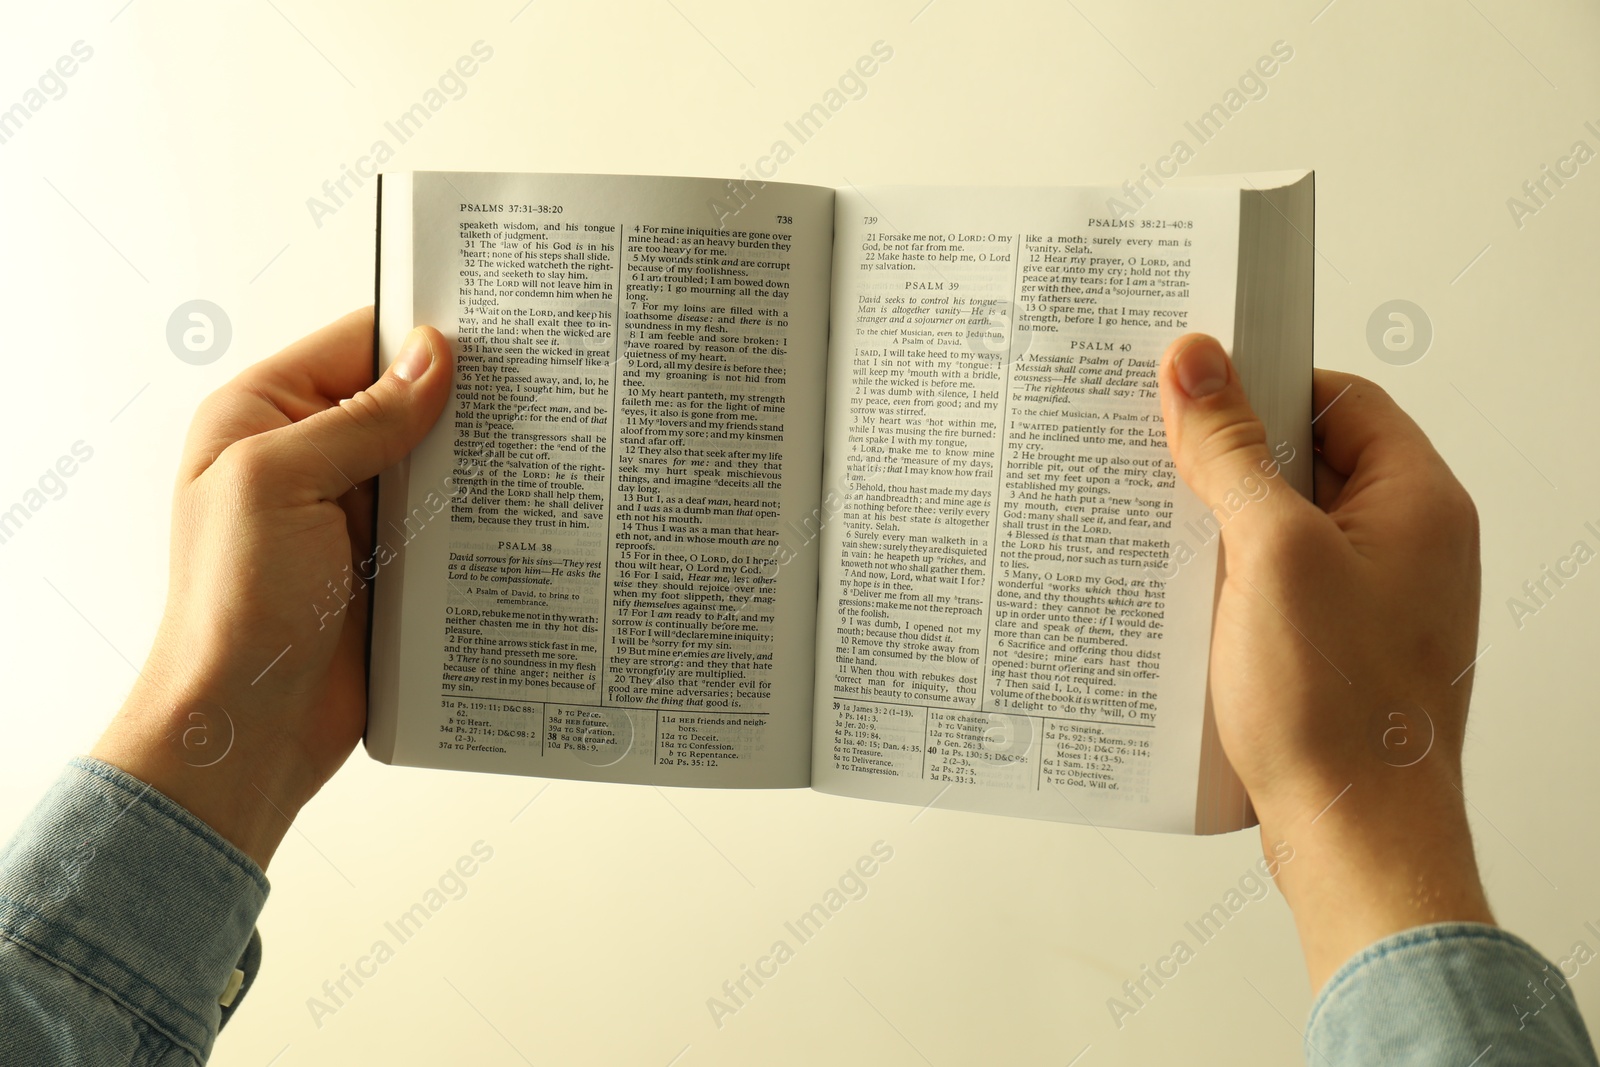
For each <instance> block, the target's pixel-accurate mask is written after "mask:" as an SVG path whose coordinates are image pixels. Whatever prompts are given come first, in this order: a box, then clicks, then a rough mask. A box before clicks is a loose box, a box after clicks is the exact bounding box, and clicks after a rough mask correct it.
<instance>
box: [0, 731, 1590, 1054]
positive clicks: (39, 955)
mask: <svg viewBox="0 0 1600 1067" xmlns="http://www.w3.org/2000/svg"><path fill="white" fill-rule="evenodd" d="M266 900H267V880H266V878H265V877H264V876H263V875H262V873H261V869H260V868H258V867H257V866H256V865H255V864H254V863H253V862H252V861H251V860H250V859H249V858H248V857H246V856H245V855H244V854H243V853H242V852H240V851H239V850H238V849H237V848H235V847H234V846H233V845H231V844H229V843H228V842H227V841H225V840H223V839H222V838H221V837H220V836H218V834H217V833H216V832H215V831H214V830H212V829H211V828H210V827H209V826H207V825H206V824H205V823H203V822H201V821H200V820H199V819H197V818H195V817H194V816H193V815H191V814H189V812H188V811H186V810H184V809H183V808H182V807H180V806H179V805H177V804H175V803H173V802H172V801H171V800H169V799H167V798H166V797H164V796H162V795H161V794H160V793H158V792H157V791H156V790H154V789H152V788H150V787H149V786H148V785H146V784H145V783H143V782H141V781H139V780H138V779H137V778H134V777H132V776H130V775H128V774H125V773H123V772H122V771H120V770H118V769H117V768H115V767H112V766H110V765H109V764H106V763H102V762H100V761H99V760H94V759H87V758H80V759H75V760H73V761H72V762H71V763H69V764H68V765H67V768H66V770H65V771H64V772H63V774H62V776H61V778H60V779H59V780H58V781H57V782H56V784H55V785H54V786H52V787H51V789H50V791H49V792H48V793H46V795H45V797H44V799H43V800H42V801H41V802H40V804H39V806H38V807H37V808H36V809H35V810H34V811H33V813H32V814H31V815H29V816H28V818H27V819H26V820H25V821H24V822H23V824H22V826H21V828H20V829H19V830H18V831H17V834H16V836H15V837H14V838H13V839H12V840H11V842H10V843H9V844H8V845H7V846H6V847H5V849H4V851H3V852H0V1065H5V1067H10V1065H11V1064H28V1065H30V1067H44V1065H48V1064H80V1063H118V1064H128V1065H129V1067H135V1065H137V1067H166V1065H177V1064H183V1065H192V1064H195V1063H201V1062H204V1061H205V1059H206V1057H207V1056H208V1055H210V1053H211V1047H212V1045H213V1044H215V1042H216V1039H217V1032H218V1031H219V1030H221V1029H222V1027H223V1026H224V1025H225V1024H226V1023H227V1021H228V1018H229V1017H230V1016H231V1015H232V1013H233V1012H234V1010H236V1009H237V1008H238V1006H239V1002H240V1000H241V999H242V998H243V996H244V994H245V993H246V992H247V991H248V990H249V988H250V983H251V982H252V981H253V980H254V978H255V974H256V970H257V968H258V967H259V966H260V962H261V940H260V937H259V936H258V935H257V934H256V932H255V922H256V918H257V916H258V915H260V913H261V909H262V907H263V906H264V905H265V904H266ZM1567 986H1568V983H1567V981H1566V980H1565V977H1564V976H1563V974H1562V972H1561V970H1560V968H1559V967H1558V966H1556V965H1554V964H1552V963H1550V962H1549V961H1548V960H1546V959H1545V958H1544V957H1542V956H1540V955H1539V953H1538V952H1536V951H1535V950H1534V949H1533V948H1532V947H1530V946H1529V945H1528V944H1527V943H1526V942H1524V941H1522V940H1521V939H1520V938H1517V937H1514V936H1513V935H1511V934H1508V933H1505V932H1504V931H1502V930H1499V929H1497V928H1495V927H1491V926H1482V925H1479V924H1476V923H1441V924H1438V925H1434V926H1424V927H1418V928H1416V929H1413V930H1407V931H1405V932H1403V933H1400V934H1396V935H1394V936H1393V937H1388V938H1385V939H1384V940H1382V941H1379V942H1378V943H1377V944H1375V945H1372V946H1371V947H1370V948H1368V949H1366V950H1365V951H1363V952H1362V953H1360V954H1359V955H1357V956H1356V957H1355V958H1354V959H1352V960H1350V961H1349V962H1348V963H1346V964H1345V965H1344V966H1343V967H1342V968H1340V970H1339V971H1338V973H1337V974H1335V975H1334V976H1333V978H1332V979H1330V980H1329V982H1328V984H1327V985H1326V986H1325V987H1324V988H1323V990H1322V993H1321V995H1320V996H1318V997H1317V1000H1316V1003H1315V1004H1314V1005H1313V1006H1312V1009H1311V1020H1310V1023H1309V1024H1308V1025H1307V1027H1306V1031H1305V1046H1306V1047H1305V1054H1306V1060H1307V1062H1308V1063H1309V1064H1313V1065H1317V1064H1321V1065H1325V1067H1343V1065H1345V1064H1352V1065H1354V1064H1363V1065H1365V1064H1379V1063H1381V1064H1386V1065H1395V1064H1399V1065H1412V1064H1450V1065H1452V1067H1469V1065H1470V1067H1479V1065H1481V1067H1506V1065H1518V1064H1540V1065H1544V1067H1562V1065H1566V1064H1589V1065H1594V1064H1595V1054H1594V1049H1593V1047H1592V1046H1591V1045H1590V1043H1589V1035H1588V1033H1587V1031H1586V1030H1585V1029H1584V1026H1583V1020H1582V1018H1581V1017H1580V1016H1579V1015H1578V1009H1577V1005H1576V1003H1575V1002H1574V1000H1573V998H1572V992H1571V990H1570V989H1568V987H1567Z"/></svg>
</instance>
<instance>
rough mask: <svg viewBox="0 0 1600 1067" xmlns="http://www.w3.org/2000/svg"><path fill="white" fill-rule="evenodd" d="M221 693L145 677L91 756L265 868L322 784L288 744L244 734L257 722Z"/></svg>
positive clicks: (194, 685)
mask: <svg viewBox="0 0 1600 1067" xmlns="http://www.w3.org/2000/svg"><path fill="white" fill-rule="evenodd" d="M147 671H148V668H147ZM213 692H215V691H214V690H212V689H210V688H209V687H207V686H205V685H204V684H198V683H196V684H185V685H173V686H165V685H158V684H157V683H155V682H154V681H151V680H148V678H147V677H141V679H140V681H139V682H138V683H136V684H135V686H134V690H133V692H132V693H130V694H129V696H128V699H127V700H126V701H125V702H124V704H123V706H122V708H121V710H119V711H118V713H117V715H116V716H115V718H114V719H113V720H112V722H111V724H110V725H109V726H108V727H107V729H106V731H105V733H104V734H103V735H102V736H101V738H100V740H99V741H98V742H97V743H96V745H95V746H94V748H93V749H92V750H91V751H90V753H89V754H90V755H91V756H93V757H94V758H95V759H99V760H102V761H104V762H106V763H109V764H112V765H113V766H116V767H118V768H120V769H121V770H123V771H126V772H127V773H128V774H131V775H133V776H134V777H135V778H138V779H140V780H141V781H144V782H148V783H149V784H150V785H151V787H152V788H154V789H156V790H158V791H160V792H161V793H162V794H163V795H165V796H166V797H168V798H169V799H171V800H172V801H174V802H175V803H178V804H180V805H182V806H183V807H184V808H186V809H187V810H188V811H189V812H190V813H191V814H193V815H194V816H195V817H196V818H199V819H200V820H201V821H203V822H205V823H206V824H207V825H209V826H210V827H211V828H212V829H214V830H216V831H217V833H218V834H220V835H221V836H222V837H224V838H226V839H227V840H228V841H230V842H231V843H233V844H234V845H236V846H237V847H238V848H239V850H240V851H242V852H243V853H244V854H245V855H247V856H249V857H250V858H251V859H252V860H254V861H255V862H256V864H257V865H258V866H260V867H261V868H262V869H263V870H264V869H265V868H266V866H267V864H268V862H270V860H271V858H272V855H273V853H274V852H275V851H276V850H277V847H278V845H279V844H280V843H281V842H282V840H283V836H284V834H286V833H287V832H288V829H289V824H290V822H291V821H292V820H293V818H294V817H295V815H296V814H297V813H298V812H299V810H300V808H301V807H302V806H303V805H304V804H305V803H306V801H307V800H309V799H310V797H311V796H312V795H313V794H314V793H315V782H313V781H312V780H311V779H310V776H309V775H308V773H307V772H306V769H305V761H304V760H303V759H301V758H297V757H296V756H295V754H294V753H293V752H292V751H288V750H286V748H285V746H284V745H283V744H282V743H281V742H279V741H276V740H275V739H272V738H262V737H257V736H247V735H246V734H245V733H244V731H243V729H242V726H243V724H245V723H248V722H250V721H252V719H253V717H252V716H251V715H250V714H249V710H248V709H247V708H245V707H243V706H241V705H242V702H241V701H238V700H234V701H230V702H229V703H231V705H232V706H231V707H230V706H228V705H227V704H225V703H224V702H221V701H219V700H218V699H216V697H215V696H213V695H212V694H213Z"/></svg>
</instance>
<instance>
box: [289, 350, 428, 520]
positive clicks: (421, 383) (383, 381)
mask: <svg viewBox="0 0 1600 1067" xmlns="http://www.w3.org/2000/svg"><path fill="white" fill-rule="evenodd" d="M453 369H454V365H453V359H452V357H451V353H450V342H448V341H446V340H445V339H444V336H443V335H442V334H441V333H439V331H438V330H435V329H434V328H433V327H431V326H418V327H417V328H416V329H414V330H412V331H411V332H410V333H408V334H406V337H405V340H404V341H402V342H401V344H400V351H399V352H398V353H397V354H396V355H395V359H394V362H393V363H392V364H391V365H390V367H389V369H388V370H387V371H385V372H384V374H383V376H382V377H380V378H379V379H378V380H377V381H376V382H374V383H373V384H372V385H370V386H368V387H367V388H365V389H362V390H361V391H360V392H358V393H356V394H355V395H354V396H352V397H348V398H345V399H342V400H340V401H339V402H338V403H337V404H335V405H333V406H332V407H329V408H325V409H324V410H322V411H319V412H317V413H316V414H314V415H311V416H309V417H307V418H304V419H301V420H300V421H299V422H297V423H294V424H293V425H291V426H284V427H280V428H279V429H276V430H273V431H271V432H272V434H274V435H277V436H279V437H280V440H279V441H277V442H274V443H275V444H276V445H278V447H279V448H280V449H281V452H280V455H279V456H278V459H279V464H278V466H279V469H280V470H281V471H283V472H285V473H288V474H290V475H291V476H293V477H294V478H295V479H296V480H297V481H299V482H300V483H301V484H302V485H305V486H307V487H309V488H311V489H313V490H314V491H315V492H316V494H317V496H318V497H320V498H322V499H326V500H332V499H336V498H338V497H339V496H342V495H343V494H344V493H346V492H347V491H349V490H350V489H351V488H352V487H354V486H355V485H357V484H360V483H361V482H364V481H366V480H367V479H369V478H373V477H376V476H377V474H378V473H379V472H381V471H384V470H387V469H388V468H390V467H392V466H394V465H395V464H396V463H398V462H400V461H401V460H402V459H404V458H405V457H406V456H407V455H409V454H410V453H411V450H412V449H413V448H415V447H417V445H418V444H420V443H421V441H422V439H423V438H424V437H425V436H427V433H428V431H429V430H430V429H432V428H433V424H434V423H435V422H437V421H438V419H439V414H440V413H441V412H442V411H443V410H444V405H445V401H446V400H448V399H449V396H450V379H451V376H452V373H451V372H452V371H453Z"/></svg>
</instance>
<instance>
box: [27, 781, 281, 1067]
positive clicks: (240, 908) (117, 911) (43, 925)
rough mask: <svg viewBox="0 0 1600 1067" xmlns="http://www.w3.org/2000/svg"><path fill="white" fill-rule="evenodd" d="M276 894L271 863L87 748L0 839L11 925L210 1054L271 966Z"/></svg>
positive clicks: (32, 944)
mask: <svg viewBox="0 0 1600 1067" xmlns="http://www.w3.org/2000/svg"><path fill="white" fill-rule="evenodd" d="M268 892H269V886H268V884H267V879H266V876H265V875H264V874H263V873H262V871H261V868H259V867H258V866H256V864H255V863H254V861H252V860H251V859H250V858H249V857H248V856H246V855H245V854H244V853H243V852H241V851H239V849H238V848H237V847H235V846H234V845H233V844H231V843H229V842H228V841H226V840H224V839H223V838H222V837H221V836H220V835H218V834H217V832H216V831H215V830H213V829H212V828H211V827H209V826H207V825H206V824H205V823H204V822H202V821H200V820H199V819H198V818H196V817H195V816H194V815H192V814H190V813H189V811H188V810H186V809H185V808H183V807H182V806H181V805H179V804H177V803H175V802H174V801H172V800H170V799H168V798H167V797H166V796H163V795H162V794H161V793H159V792H158V791H156V790H155V789H154V788H152V787H151V786H149V785H148V784H146V783H145V782H142V781H140V780H139V779H137V778H134V777H133V776H132V775H129V774H127V773H126V772H124V771H122V770H119V769H118V768H116V767H113V766H111V765H110V764H108V763H104V762H102V761H100V760H96V759H91V758H88V757H80V758H78V759H74V760H72V761H71V762H70V763H69V764H68V765H67V767H66V769H65V770H64V771H63V772H62V775H61V777H60V778H59V779H58V780H57V781H56V783H55V784H54V785H53V786H51V787H50V790H49V791H48V792H47V793H46V794H45V796H44V798H43V799H42V800H41V801H40V802H39V805H38V807H36V808H35V809H34V811H33V812H32V813H31V814H30V815H29V816H28V817H27V819H26V820H24V822H23V824H22V826H21V827H20V828H19V829H18V831H17V834H16V836H15V837H13V838H12V840H11V841H10V843H9V844H7V845H6V846H5V849H4V851H0V937H4V938H6V939H8V940H10V941H12V942H15V943H16V944H17V945H19V946H21V947H23V948H25V949H27V950H28V951H30V952H32V953H34V954H35V955H37V956H40V957H41V958H43V959H45V960H48V961H50V962H51V963H54V964H55V965H56V966H58V967H61V968H62V969H64V970H66V971H68V972H70V973H71V974H73V975H75V976H76V977H78V978H79V979H80V980H82V981H83V982H85V983H87V984H89V985H91V986H93V987H95V988H96V989H99V990H100V991H101V992H102V993H104V994H105V995H106V996H108V997H111V998H112V999H113V1000H115V1001H117V1002H118V1003H120V1004H122V1005H123V1006H124V1007H126V1008H127V1009H128V1010H129V1011H130V1012H132V1013H134V1014H135V1015H137V1016H138V1017H139V1018H141V1019H143V1020H144V1021H145V1022H147V1023H148V1024H149V1025H151V1026H152V1027H155V1028H156V1029H157V1030H159V1031H160V1032H161V1033H163V1034H165V1035H166V1036H167V1037H168V1038H170V1039H171V1040H172V1041H173V1042H174V1043H175V1044H177V1045H179V1046H181V1047H183V1048H185V1049H187V1050H188V1051H190V1052H192V1053H193V1054H194V1055H195V1056H197V1057H198V1058H200V1059H201V1060H204V1059H205V1058H206V1057H207V1056H208V1055H209V1054H210V1052H211V1046H212V1044H213V1043H214V1042H215V1040H216V1036H217V1031H218V1030H219V1029H220V1028H221V1026H222V1023H223V1020H224V1018H225V1017H226V1016H227V1015H230V1014H231V1013H232V1010H233V1008H235V1007H237V1005H238V1003H239V1001H240V999H241V998H242V997H243V995H244V993H245V991H246V990H248V988H249V986H250V983H251V982H252V981H253V979H254V977H255V970H256V968H257V967H258V966H259V965H260V959H261V951H260V941H259V938H256V937H253V936H252V935H253V934H254V931H255V923H256V919H257V917H258V916H259V915H260V914H261V909H262V907H263V906H265V904H266V900H267V894H268ZM236 969H237V970H239V971H242V972H243V977H242V980H241V979H240V977H238V976H236V975H235V974H234V972H235V970H236ZM230 992H232V996H231V997H229V996H228V995H227V994H229V993H230ZM223 999H227V1000H228V1001H229V1007H227V1008H224V1007H223V1005H222V1004H221V1003H220V1001H221V1000H223Z"/></svg>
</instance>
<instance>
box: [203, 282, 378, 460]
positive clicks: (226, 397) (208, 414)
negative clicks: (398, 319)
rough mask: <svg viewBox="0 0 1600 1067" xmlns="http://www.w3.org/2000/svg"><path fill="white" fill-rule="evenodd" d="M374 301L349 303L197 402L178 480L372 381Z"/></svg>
mask: <svg viewBox="0 0 1600 1067" xmlns="http://www.w3.org/2000/svg"><path fill="white" fill-rule="evenodd" d="M372 379H373V362H372V308H370V307H365V308H361V309H360V310H357V311H352V312H351V313H350V314H348V315H345V316H343V317H341V318H339V319H337V320H336V321H334V322H331V323H329V324H328V325H326V326H324V327H323V328H322V329H320V330H317V331H316V332H315V333H312V334H310V335H308V336H306V337H303V338H301V339H300V340H298V341H296V342H295V343H294V344H292V345H290V346H289V347H287V348H285V349H284V350H283V351H281V352H279V353H278V354H277V355H275V356H272V357H271V358H269V359H264V360H262V361H261V362H259V363H256V364H254V365H252V366H250V367H248V368H246V369H245V370H243V371H241V372H240V373H239V374H238V375H236V376H235V377H234V378H233V379H232V380H231V381H229V382H228V383H227V384H226V385H224V386H222V388H220V389H218V390H217V391H216V392H214V393H212V394H211V395H210V396H208V397H206V399H205V401H204V402H203V403H202V404H201V405H200V410H199V411H198V412H197V413H196V415H195V418H194V422H193V423H192V424H191V425H190V428H189V434H188V438H187V439H186V440H185V442H184V448H183V458H182V461H181V462H180V464H179V469H178V477H179V481H180V483H181V482H186V481H191V480H193V479H194V478H196V477H198V476H199V475H200V474H201V472H203V471H204V470H205V469H206V468H207V467H209V466H211V464H212V463H213V462H215V461H216V458H217V456H219V455H221V454H222V450H223V449H225V448H227V447H228V446H229V445H231V444H233V443H234V442H235V441H239V440H242V439H243V438H246V437H251V436H254V435H255V434H259V433H265V432H267V431H268V430H273V429H277V428H278V427H280V426H287V425H289V424H291V423H294V422H298V421H300V420H301V419H305V418H309V417H310V416H311V415H314V414H316V413H317V412H319V411H323V410H325V409H327V408H329V407H332V406H333V405H334V404H336V403H338V402H339V401H340V400H341V399H342V398H344V397H348V396H353V395H355V394H356V393H357V392H359V391H360V390H362V389H364V388H366V387H367V386H369V385H371V384H372Z"/></svg>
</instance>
